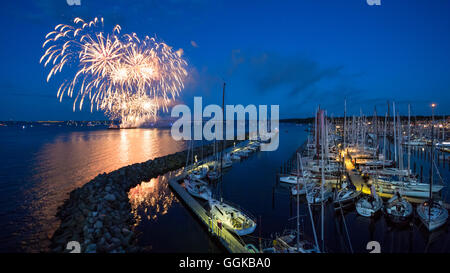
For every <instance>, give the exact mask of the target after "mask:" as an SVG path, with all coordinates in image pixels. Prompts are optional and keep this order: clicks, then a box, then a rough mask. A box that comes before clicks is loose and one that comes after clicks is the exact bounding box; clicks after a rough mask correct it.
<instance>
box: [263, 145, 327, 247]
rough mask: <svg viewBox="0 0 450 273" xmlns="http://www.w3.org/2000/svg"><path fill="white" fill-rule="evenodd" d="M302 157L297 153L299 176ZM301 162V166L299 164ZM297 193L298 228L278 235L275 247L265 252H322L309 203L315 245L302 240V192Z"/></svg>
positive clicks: (298, 182)
mask: <svg viewBox="0 0 450 273" xmlns="http://www.w3.org/2000/svg"><path fill="white" fill-rule="evenodd" d="M301 160H302V158H301V156H300V154H299V153H297V170H298V176H299V174H300V167H301V169H302V171H303V166H302V161H301ZM299 164H300V166H299ZM300 185H301V184H300V179H298V180H297V185H296V186H297V188H298V189H299V188H300ZM296 195H297V217H296V220H297V229H296V230H285V231H284V232H283V234H282V235H281V236H277V237H276V239H275V240H274V242H273V247H271V248H266V249H264V250H263V252H266V253H267V252H270V253H320V249H319V246H318V243H317V237H316V231H315V227H314V221H313V219H312V215H311V207H310V206H309V204H308V208H309V213H310V216H311V224H312V226H313V232H314V238H315V245H314V244H312V243H311V242H309V241H307V240H300V198H299V197H300V192H299V191H297V192H296Z"/></svg>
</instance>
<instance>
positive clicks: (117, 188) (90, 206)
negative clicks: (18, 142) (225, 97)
mask: <svg viewBox="0 0 450 273" xmlns="http://www.w3.org/2000/svg"><path fill="white" fill-rule="evenodd" d="M236 142H237V141H236ZM234 143H235V141H226V143H225V145H226V147H227V148H228V147H232V146H233V144H234ZM219 146H221V145H219ZM219 150H221V147H219ZM201 153H202V149H201V147H196V148H194V155H197V157H198V158H201ZM212 153H213V144H210V145H204V146H203V156H204V157H206V156H209V155H212ZM186 157H187V150H185V151H183V152H177V153H174V154H170V155H166V156H162V157H158V158H155V159H153V160H148V161H146V162H143V163H136V164H132V165H128V166H125V167H122V168H120V169H118V170H115V171H113V172H110V173H103V174H99V175H97V176H96V177H95V178H94V179H92V180H91V181H89V182H88V183H86V184H84V185H83V186H82V187H79V188H77V189H75V190H73V191H72V192H70V194H69V198H68V199H67V200H66V201H65V202H64V203H63V205H61V206H60V207H59V208H58V211H57V214H56V216H57V217H58V219H59V220H60V221H61V222H60V225H59V227H58V229H57V230H56V231H55V233H54V234H53V236H52V238H51V246H50V248H51V251H52V252H70V250H68V249H67V244H68V243H69V242H70V241H75V242H78V243H79V244H80V246H81V252H83V253H93V252H110V253H115V252H118V253H122V252H139V251H140V249H139V247H138V246H137V244H136V239H137V238H136V235H135V233H134V231H133V227H134V225H135V219H134V217H133V215H132V213H131V206H130V203H129V200H128V192H129V190H130V189H131V188H133V187H135V186H136V185H138V184H140V183H141V182H143V181H149V180H150V179H152V178H156V177H158V176H160V175H163V174H165V173H167V172H170V171H174V170H177V169H180V168H182V167H184V166H185V164H186Z"/></svg>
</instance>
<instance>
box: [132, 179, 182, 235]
mask: <svg viewBox="0 0 450 273" xmlns="http://www.w3.org/2000/svg"><path fill="white" fill-rule="evenodd" d="M177 173H178V172H177ZM173 174H174V173H169V174H166V175H162V176H159V177H157V178H152V179H151V180H150V181H148V182H145V181H144V182H142V183H141V184H139V185H137V186H136V187H134V188H132V189H130V191H129V192H128V199H129V200H130V204H131V210H132V214H133V215H134V217H135V219H136V226H137V225H139V223H140V222H141V219H142V217H143V216H144V217H145V218H146V219H147V220H149V221H156V220H157V218H158V217H159V216H162V215H165V214H166V213H167V212H168V211H169V208H170V207H172V206H173V203H175V202H178V199H176V198H175V195H174V194H173V193H172V191H171V190H170V188H169V183H168V182H169V181H168V180H169V179H170V177H172V176H173ZM139 212H141V213H139Z"/></svg>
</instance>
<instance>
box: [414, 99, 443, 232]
mask: <svg viewBox="0 0 450 273" xmlns="http://www.w3.org/2000/svg"><path fill="white" fill-rule="evenodd" d="M435 106H436V105H435V104H432V105H431V107H432V122H431V180H430V190H429V200H428V201H425V202H423V203H422V204H420V205H419V206H417V215H418V216H419V219H420V221H422V223H423V224H424V226H425V228H427V229H428V230H429V231H433V230H435V229H437V228H439V227H441V226H443V225H444V224H445V223H446V222H447V219H448V211H447V210H446V209H445V208H444V207H442V205H441V204H440V203H439V202H436V201H435V200H433V191H432V187H433V169H434V152H433V151H434V107H435Z"/></svg>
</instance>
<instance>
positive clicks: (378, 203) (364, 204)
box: [355, 185, 383, 217]
mask: <svg viewBox="0 0 450 273" xmlns="http://www.w3.org/2000/svg"><path fill="white" fill-rule="evenodd" d="M370 192H371V194H370V195H366V196H364V197H362V198H361V199H359V200H358V201H357V202H356V205H355V207H356V212H358V214H359V215H361V216H365V217H373V216H375V215H376V214H377V213H378V212H379V211H380V210H381V208H382V207H383V200H381V198H380V197H379V196H378V195H377V193H376V191H375V187H374V186H373V185H372V187H371V190H370Z"/></svg>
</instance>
